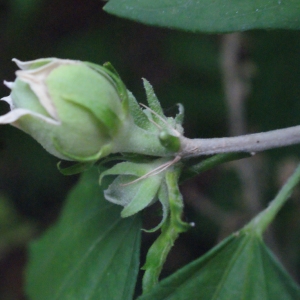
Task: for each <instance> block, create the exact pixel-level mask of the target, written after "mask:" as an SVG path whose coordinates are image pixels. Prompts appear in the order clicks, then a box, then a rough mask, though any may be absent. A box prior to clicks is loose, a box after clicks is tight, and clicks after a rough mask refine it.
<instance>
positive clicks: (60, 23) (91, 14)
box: [0, 0, 300, 300]
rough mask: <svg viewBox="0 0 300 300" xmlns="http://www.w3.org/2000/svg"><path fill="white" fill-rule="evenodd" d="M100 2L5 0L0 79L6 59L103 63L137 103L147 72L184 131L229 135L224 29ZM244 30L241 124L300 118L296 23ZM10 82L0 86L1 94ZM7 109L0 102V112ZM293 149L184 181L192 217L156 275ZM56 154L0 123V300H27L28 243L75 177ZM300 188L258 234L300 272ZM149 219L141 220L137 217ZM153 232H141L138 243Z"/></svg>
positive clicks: (222, 229) (274, 183)
mask: <svg viewBox="0 0 300 300" xmlns="http://www.w3.org/2000/svg"><path fill="white" fill-rule="evenodd" d="M104 4H105V2H103V1H99V0H85V1H80V0H30V1H29V0H27V1H24V0H6V1H4V0H3V1H2V2H1V3H0V40H1V43H0V66H1V68H0V78H1V80H4V79H5V80H13V79H14V72H15V70H16V67H15V66H14V64H13V63H12V62H11V59H12V58H13V57H16V58H18V59H20V60H31V59H36V58H40V57H60V58H70V59H79V60H86V61H92V62H95V63H98V64H103V63H104V62H106V61H110V62H111V63H112V64H113V65H114V66H115V68H116V69H117V70H118V71H119V73H120V75H121V77H122V78H123V80H124V82H125V84H126V85H127V87H128V89H129V90H131V91H132V92H133V93H134V94H135V96H136V97H137V99H138V101H140V102H144V101H145V95H144V91H143V87H142V81H141V78H142V77H145V78H146V79H148V80H149V81H150V82H151V84H152V85H153V86H154V89H155V91H156V93H157V95H158V98H159V99H160V101H161V103H162V106H163V107H164V108H165V109H166V111H167V112H170V113H172V112H175V109H176V107H175V104H176V103H178V102H180V103H182V104H184V107H185V111H186V118H185V124H184V126H185V133H186V136H188V137H220V136H228V135H229V134H230V130H229V128H230V124H228V123H229V122H228V105H227V103H226V100H225V95H224V87H223V74H222V67H221V66H222V61H221V60H222V45H223V41H224V39H225V38H226V36H224V35H217V34H214V35H213V34H210V35H205V34H192V33H186V32H180V31H176V30H168V29H162V28H154V27H149V26H145V25H141V24H137V23H134V22H131V21H126V20H124V19H119V18H116V17H114V16H111V15H108V14H107V13H105V12H103V11H102V7H103V5H104ZM242 39H243V47H242V50H243V51H241V53H240V60H241V61H244V62H247V64H246V66H247V68H249V70H250V71H249V72H250V73H251V74H250V75H251V76H250V77H249V78H250V79H249V96H248V97H247V102H246V103H244V107H245V115H244V118H245V120H244V121H245V123H246V124H247V132H258V131H265V130H271V129H276V128H281V127H287V126H293V125H297V124H300V113H299V111H300V84H299V83H300V63H299V62H300V51H299V49H300V33H299V32H297V31H287V30H285V31H283V30H276V31H258V30H256V31H249V32H245V33H243V34H242ZM8 92H9V91H8V89H7V88H6V87H5V86H4V85H0V95H1V96H6V95H7V94H8ZM7 110H8V107H7V105H6V104H5V103H1V104H0V112H1V114H3V113H5V112H6V111H7ZM299 150H300V148H299V146H293V147H287V148H283V149H277V150H271V151H267V152H265V153H262V154H257V155H256V156H254V157H253V158H250V159H247V160H245V162H243V161H242V162H240V163H231V164H226V165H224V166H221V167H219V168H217V169H214V170H212V171H209V172H206V173H204V174H202V175H200V176H198V177H197V178H195V179H194V180H191V181H189V182H187V183H186V184H184V185H183V186H182V192H183V195H184V198H185V200H186V219H187V220H188V221H191V222H195V224H196V226H195V227H194V228H193V229H192V230H190V231H189V232H188V233H186V234H183V235H182V237H181V238H180V239H179V240H178V242H177V244H176V247H175V248H174V249H173V250H172V252H171V254H170V257H169V259H168V262H167V265H166V267H165V270H164V275H168V274H169V273H171V272H173V271H174V270H176V269H178V268H179V267H181V266H182V265H184V264H185V263H187V262H189V261H191V260H193V259H195V258H196V257H199V256H200V255H202V254H203V253H205V252H206V251H207V250H208V249H210V248H211V247H212V246H213V245H215V244H216V243H217V242H218V241H219V240H220V239H222V238H224V237H225V236H227V235H228V234H229V233H230V232H232V231H234V230H236V229H238V228H240V227H241V226H242V225H243V224H245V223H246V222H247V221H248V220H249V219H250V218H251V216H253V214H254V213H255V212H257V211H258V210H260V209H261V208H262V207H264V206H265V205H266V204H267V202H268V201H270V200H271V199H272V198H273V197H274V195H275V193H276V191H277V190H278V189H279V187H280V186H281V185H282V184H283V182H284V181H285V180H286V179H287V177H288V176H289V175H290V173H291V172H292V170H293V168H294V167H295V166H296V165H297V163H298V161H299ZM56 163H57V159H55V158H53V157H51V156H50V155H48V154H47V153H46V152H45V151H44V150H43V149H42V148H41V147H40V146H39V145H38V144H37V143H36V142H35V141H34V140H32V139H31V138H30V137H29V136H27V135H25V134H24V133H22V132H19V131H18V130H17V129H15V128H12V127H10V126H1V127H0V299H5V300H6V299H7V300H9V299H13V300H15V299H26V298H25V296H24V295H23V292H22V282H23V280H22V272H23V268H24V265H25V264H26V244H27V243H28V242H29V241H30V240H31V239H32V238H34V237H35V236H37V235H38V234H39V233H41V232H42V231H43V229H44V228H46V227H47V226H49V225H50V224H51V223H52V222H53V221H54V220H55V218H56V217H57V215H58V214H59V211H60V208H61V205H62V204H63V200H64V198H65V196H66V194H67V192H68V191H69V189H70V187H71V186H72V185H74V184H75V183H76V181H77V177H76V176H72V177H64V176H62V175H61V174H60V173H59V172H58V171H57V169H56ZM249 164H250V165H251V166H252V167H251V172H250V175H249V174H248V173H249V172H248V171H247V170H249V168H247V165H248V166H249ZM246 179H247V180H248V181H246ZM249 180H250V184H249ZM247 182H248V183H247ZM299 196H300V194H299V191H298V192H297V191H296V193H295V194H294V196H293V197H292V199H291V200H290V201H289V202H288V204H287V205H286V206H285V208H284V209H283V210H282V212H281V214H280V215H279V217H278V218H277V221H276V222H275V224H274V226H273V227H272V228H271V229H270V231H269V233H268V235H267V237H266V239H267V241H268V243H269V245H270V247H271V248H272V249H273V251H274V252H275V253H276V254H277V255H278V257H279V259H280V260H281V261H282V263H283V264H284V265H285V266H286V268H287V269H288V270H289V272H290V273H291V274H292V276H293V277H294V278H295V279H296V280H297V281H298V282H300V244H299V237H300V221H299V215H300V202H299ZM253 198H256V199H253ZM252 200H253V201H252ZM151 209H153V208H151ZM154 209H155V208H154ZM154 221H155V220H152V219H149V220H148V219H146V218H145V221H144V222H145V227H150V226H152V222H154ZM154 235H155V234H146V235H144V244H145V246H144V248H143V249H144V250H143V249H142V253H144V254H145V251H146V249H147V247H148V246H149V245H150V243H151V242H152V241H153V240H154V238H155V237H154Z"/></svg>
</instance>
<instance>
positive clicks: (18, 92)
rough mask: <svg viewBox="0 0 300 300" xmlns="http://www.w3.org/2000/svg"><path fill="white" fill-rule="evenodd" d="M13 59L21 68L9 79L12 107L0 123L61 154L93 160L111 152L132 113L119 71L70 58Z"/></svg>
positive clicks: (57, 155)
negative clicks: (118, 74) (126, 99)
mask: <svg viewBox="0 0 300 300" xmlns="http://www.w3.org/2000/svg"><path fill="white" fill-rule="evenodd" d="M14 61H15V62H16V64H17V65H18V67H19V68H20V69H21V70H18V71H17V72H16V77H17V78H16V80H15V81H14V82H5V85H6V86H7V87H9V88H10V89H11V94H10V95H9V96H8V97H5V98H3V99H2V100H4V101H6V102H8V103H9V105H10V109H11V110H10V112H8V113H7V114H6V115H3V116H1V117H0V124H8V123H10V124H11V125H13V126H15V127H18V128H19V129H21V130H23V131H25V132H26V133H28V134H29V135H31V136H32V137H33V138H34V139H36V140H37V141H38V142H39V143H40V144H41V145H42V146H43V147H44V148H45V149H46V150H47V151H48V152H49V153H51V154H53V155H55V156H56V157H58V158H61V159H65V160H77V161H89V160H96V159H99V158H100V157H103V156H106V155H108V154H110V153H111V151H112V149H113V147H114V146H113V143H114V138H115V137H116V136H118V133H119V131H120V128H121V127H122V124H123V122H124V120H126V118H127V115H128V113H127V107H126V104H124V101H123V99H122V97H123V96H124V94H123V95H122V92H120V91H122V87H124V86H121V88H120V85H122V82H121V80H120V79H119V78H118V77H117V76H116V75H115V74H113V73H111V72H110V70H108V69H107V68H105V67H101V66H97V65H93V64H90V63H84V62H80V61H74V60H67V59H57V58H47V59H38V60H34V61H29V62H20V61H18V60H16V59H14ZM123 91H124V89H123ZM125 93H126V89H125Z"/></svg>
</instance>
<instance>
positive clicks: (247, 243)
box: [138, 231, 300, 300]
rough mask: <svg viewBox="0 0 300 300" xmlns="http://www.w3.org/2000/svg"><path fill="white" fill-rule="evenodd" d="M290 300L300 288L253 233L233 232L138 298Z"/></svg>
mask: <svg viewBox="0 0 300 300" xmlns="http://www.w3.org/2000/svg"><path fill="white" fill-rule="evenodd" d="M153 299H155V300H162V299H168V300H173V299H174V300H175V299H176V300H190V299H203V300H209V299H214V300H216V299H218V300H225V299H226V300H228V299H230V300H237V299H239V300H241V299H243V300H261V299H264V300H282V299H285V300H294V299H300V289H299V287H298V286H297V285H296V284H295V283H294V281H293V280H292V279H291V278H290V277H289V275H288V274H287V273H286V272H285V271H284V270H283V268H282V267H281V265H280V264H279V263H278V261H277V260H276V259H275V257H274V256H273V254H272V253H271V252H270V250H269V249H268V248H267V247H266V245H265V244H264V243H263V241H262V239H261V238H260V237H259V236H258V235H257V234H249V233H246V232H245V231H242V232H240V234H233V235H231V236H230V237H229V238H227V239H226V240H224V241H223V242H222V243H220V244H219V245H218V246H216V247H215V248H213V249H212V250H211V251H210V252H209V253H207V254H206V255H204V256H202V257H201V258H199V259H197V260H196V261H194V262H192V263H190V264H189V265H187V266H185V267H184V268H182V269H180V270H179V271H177V272H176V273H174V274H173V275H171V276H170V277H168V278H167V279H165V280H163V281H161V282H160V284H158V285H157V286H156V287H155V288H154V289H153V290H152V291H151V292H150V293H148V294H145V295H144V296H141V297H139V298H138V300H153Z"/></svg>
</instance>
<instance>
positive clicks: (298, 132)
mask: <svg viewBox="0 0 300 300" xmlns="http://www.w3.org/2000/svg"><path fill="white" fill-rule="evenodd" d="M180 139H181V151H180V152H179V153H178V155H180V156H181V157H183V158H187V157H196V156H200V155H209V154H217V153H228V152H248V153H256V152H259V151H263V150H268V149H272V148H279V147H284V146H289V145H293V144H298V143H300V125H298V126H294V127H289V128H284V129H277V130H272V131H267V132H260V133H253V134H247V135H241V136H236V137H224V138H212V139H188V138H186V137H183V136H182V137H180Z"/></svg>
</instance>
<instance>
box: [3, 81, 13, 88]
mask: <svg viewBox="0 0 300 300" xmlns="http://www.w3.org/2000/svg"><path fill="white" fill-rule="evenodd" d="M3 83H4V85H5V86H7V87H8V88H9V89H12V88H13V86H14V82H12V81H6V80H4V81H3Z"/></svg>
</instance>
